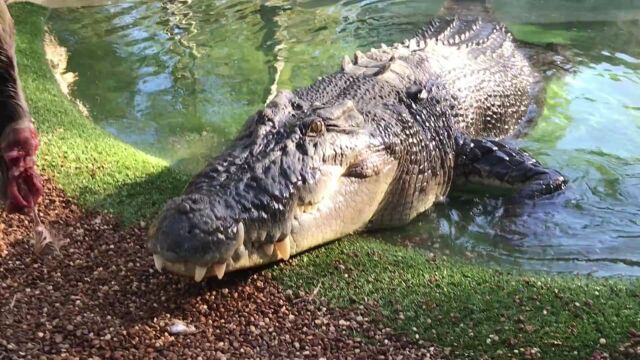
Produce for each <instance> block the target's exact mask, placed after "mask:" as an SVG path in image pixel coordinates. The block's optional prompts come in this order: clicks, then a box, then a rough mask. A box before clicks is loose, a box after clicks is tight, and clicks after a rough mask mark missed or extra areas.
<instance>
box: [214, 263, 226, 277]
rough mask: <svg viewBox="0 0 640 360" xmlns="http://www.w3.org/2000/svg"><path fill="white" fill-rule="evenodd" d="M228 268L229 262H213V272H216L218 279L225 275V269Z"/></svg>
mask: <svg viewBox="0 0 640 360" xmlns="http://www.w3.org/2000/svg"><path fill="white" fill-rule="evenodd" d="M226 269H227V263H219V264H213V272H215V273H216V276H217V277H218V280H220V279H222V277H223V276H224V271H225V270H226Z"/></svg>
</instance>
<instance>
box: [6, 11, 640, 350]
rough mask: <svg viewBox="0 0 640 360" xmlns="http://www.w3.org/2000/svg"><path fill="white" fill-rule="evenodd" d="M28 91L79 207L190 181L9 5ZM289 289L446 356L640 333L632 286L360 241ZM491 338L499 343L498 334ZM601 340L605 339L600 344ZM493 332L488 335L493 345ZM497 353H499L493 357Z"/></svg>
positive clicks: (115, 208) (567, 346)
mask: <svg viewBox="0 0 640 360" xmlns="http://www.w3.org/2000/svg"><path fill="white" fill-rule="evenodd" d="M11 12H12V15H13V17H14V19H15V21H16V25H17V29H18V45H17V52H18V59H19V66H20V72H21V77H22V80H23V85H24V90H25V93H26V96H27V99H28V101H29V104H30V106H31V111H32V113H33V115H34V117H35V119H36V122H37V127H38V129H39V131H40V135H41V138H42V149H41V153H40V159H39V165H40V168H41V169H42V170H43V171H44V172H45V173H46V174H47V175H49V176H52V177H53V179H54V180H55V182H56V183H57V184H58V185H60V186H61V187H62V188H63V189H64V190H65V191H66V192H67V194H69V195H70V196H71V197H73V198H74V199H76V200H78V201H79V202H80V204H81V205H84V206H87V207H91V208H96V209H99V210H106V211H110V212H112V213H114V214H116V215H117V216H120V217H121V218H122V219H124V220H125V221H134V220H138V219H143V218H146V217H148V216H149V215H151V214H153V213H154V212H155V211H156V210H157V209H158V207H159V206H161V205H162V204H163V203H164V202H165V201H166V200H167V199H168V198H169V197H171V196H173V195H176V194H178V193H179V192H180V190H181V188H182V187H183V186H184V184H185V183H186V181H187V178H186V177H185V176H184V175H181V174H178V173H177V172H175V171H173V170H171V169H170V168H169V167H168V166H167V164H165V163H164V162H162V161H161V160H158V159H155V158H152V157H150V156H148V155H146V154H144V153H142V152H140V151H137V150H135V149H134V148H132V147H130V146H128V145H126V144H123V143H121V142H120V141H118V140H117V139H115V138H113V137H112V136H110V135H109V134H107V133H106V132H104V131H103V130H101V129H100V128H98V127H97V126H95V125H94V124H92V123H91V122H90V121H89V120H87V119H86V118H85V117H84V116H83V115H82V114H81V113H80V111H78V109H77V108H76V106H75V105H74V104H73V103H72V102H70V101H68V100H67V99H66V98H65V96H64V95H63V94H62V92H61V91H60V90H59V89H58V87H57V84H56V82H55V80H54V78H53V75H52V74H51V71H50V69H49V67H48V65H47V63H46V60H45V56H44V52H43V47H42V44H43V34H44V27H45V22H44V18H45V16H46V14H47V10H45V9H43V8H40V7H37V6H33V5H27V4H15V5H12V6H11ZM273 273H274V275H275V278H276V279H277V280H278V281H279V282H280V283H281V284H283V285H284V286H286V287H289V288H294V289H295V288H302V289H305V290H307V291H313V290H314V289H316V288H317V286H318V285H319V284H320V287H319V288H318V289H319V290H318V296H321V297H323V298H325V299H327V300H328V301H329V302H330V303H332V304H334V305H336V306H353V305H354V304H367V306H373V308H372V310H370V311H372V313H376V312H379V314H380V315H381V316H382V317H383V319H384V320H383V321H384V322H385V323H386V324H387V325H388V326H389V327H391V328H393V329H396V330H397V331H402V332H404V333H406V334H407V335H408V336H411V337H415V336H416V335H418V337H419V339H422V340H425V341H427V342H434V343H436V344H438V345H441V346H445V347H452V348H453V353H452V354H453V357H456V358H460V357H471V358H479V357H481V356H482V355H488V356H490V357H492V358H493V357H507V355H511V356H513V355H515V354H514V350H517V351H518V352H519V353H518V354H517V355H515V356H516V357H518V358H520V357H523V355H522V353H521V350H520V349H525V348H532V347H537V348H539V349H540V350H541V352H542V357H543V358H553V359H558V358H586V357H588V356H590V355H591V354H592V352H593V351H594V350H596V349H605V350H606V351H608V352H611V353H612V354H615V352H616V349H617V346H618V345H619V344H621V343H623V342H624V341H625V340H626V339H627V334H626V333H627V331H628V330H629V329H631V328H636V329H638V328H640V284H639V283H638V282H637V281H633V282H632V281H624V280H599V279H591V278H585V277H559V276H554V277H548V276H543V275H533V274H522V273H504V272H499V271H497V270H491V269H486V268H483V267H480V266H477V265H468V264H464V263H463V262H461V261H458V260H448V259H438V260H435V261H432V260H428V259H427V258H425V256H424V254H423V253H422V252H419V251H417V250H410V249H409V250H408V249H404V248H398V247H394V246H391V245H387V244H384V243H382V242H377V241H364V240H362V239H358V238H355V237H352V238H348V239H344V240H341V241H339V242H337V243H336V244H334V245H331V246H327V247H325V248H322V249H319V250H316V251H313V252H310V253H307V254H306V255H303V256H301V257H298V258H296V259H295V260H294V261H293V262H292V263H291V264H288V265H287V266H281V267H278V268H276V270H275V271H273ZM496 337H497V338H496ZM600 338H603V339H605V340H606V344H604V345H600V344H599V340H600ZM488 339H489V341H488ZM500 353H501V354H502V355H499V354H500Z"/></svg>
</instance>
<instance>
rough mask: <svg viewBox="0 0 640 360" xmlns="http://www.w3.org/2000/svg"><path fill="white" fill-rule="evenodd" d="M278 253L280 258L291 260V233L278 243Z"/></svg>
mask: <svg viewBox="0 0 640 360" xmlns="http://www.w3.org/2000/svg"><path fill="white" fill-rule="evenodd" d="M276 253H277V254H278V259H284V260H289V255H291V235H288V236H287V237H286V238H284V240H282V241H278V242H277V243H276Z"/></svg>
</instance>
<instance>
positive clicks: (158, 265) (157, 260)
mask: <svg viewBox="0 0 640 360" xmlns="http://www.w3.org/2000/svg"><path fill="white" fill-rule="evenodd" d="M153 263H154V264H155V265H156V269H158V271H159V272H162V258H161V257H160V255H153Z"/></svg>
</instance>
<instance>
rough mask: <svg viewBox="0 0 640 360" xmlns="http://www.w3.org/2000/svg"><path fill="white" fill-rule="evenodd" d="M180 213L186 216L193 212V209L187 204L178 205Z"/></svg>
mask: <svg viewBox="0 0 640 360" xmlns="http://www.w3.org/2000/svg"><path fill="white" fill-rule="evenodd" d="M178 211H180V212H181V213H183V214H186V213H188V212H189V211H191V207H190V206H189V204H187V203H181V204H180V205H178Z"/></svg>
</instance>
